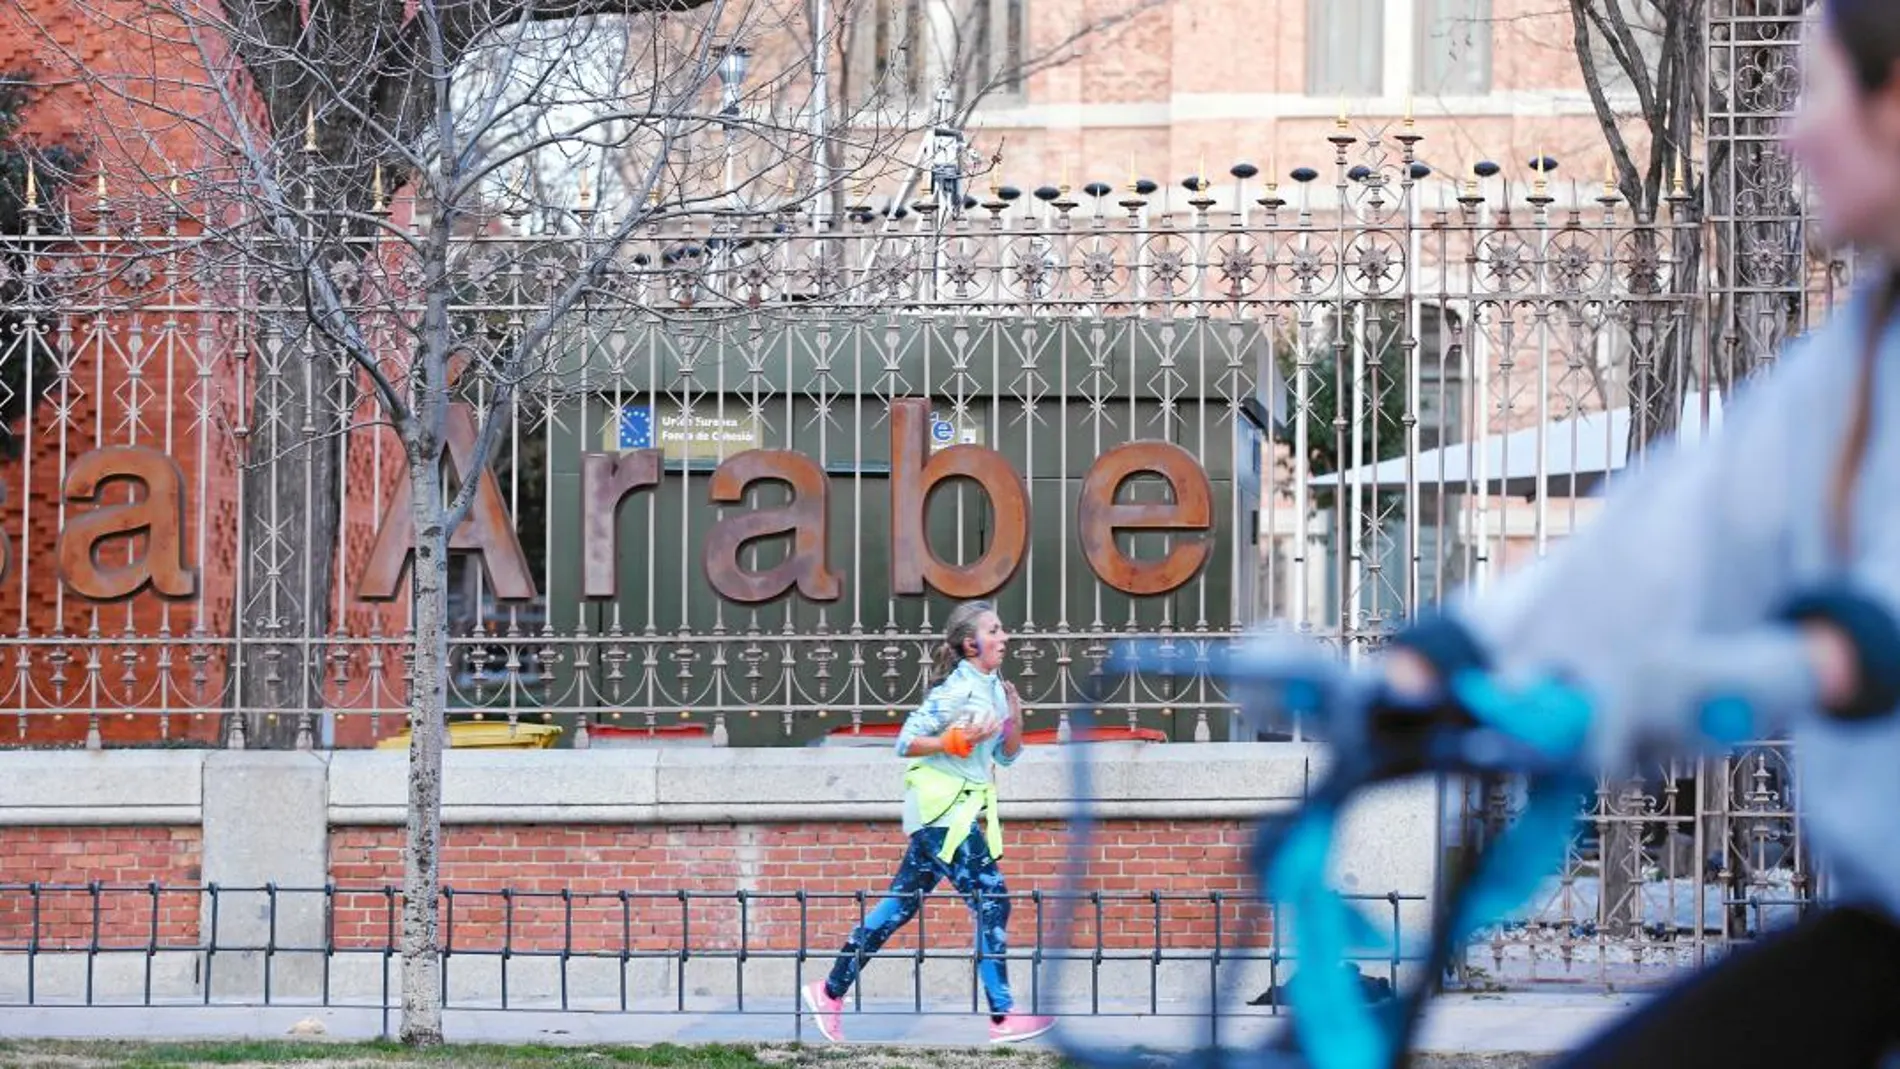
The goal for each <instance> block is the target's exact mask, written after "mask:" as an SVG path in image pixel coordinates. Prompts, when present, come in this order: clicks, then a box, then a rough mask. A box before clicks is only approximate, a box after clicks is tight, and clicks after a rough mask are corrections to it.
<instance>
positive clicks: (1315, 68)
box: [1306, 0, 1385, 96]
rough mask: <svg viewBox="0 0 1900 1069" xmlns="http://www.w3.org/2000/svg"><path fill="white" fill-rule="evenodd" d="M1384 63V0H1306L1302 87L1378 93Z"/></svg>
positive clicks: (1324, 92)
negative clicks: (1303, 84) (1304, 61)
mask: <svg viewBox="0 0 1900 1069" xmlns="http://www.w3.org/2000/svg"><path fill="white" fill-rule="evenodd" d="M1384 64H1385V0H1307V3H1306V91H1307V92H1308V93H1309V94H1311V95H1313V96H1338V95H1341V94H1345V95H1349V96H1377V95H1379V92H1380V85H1381V82H1382V79H1381V78H1380V74H1381V72H1382V70H1383V67H1384Z"/></svg>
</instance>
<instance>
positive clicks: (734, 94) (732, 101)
mask: <svg viewBox="0 0 1900 1069" xmlns="http://www.w3.org/2000/svg"><path fill="white" fill-rule="evenodd" d="M751 62H752V50H751V49H749V48H747V47H746V46H744V45H742V44H736V43H728V44H727V45H726V46H725V47H724V48H723V49H721V50H720V53H719V68H718V70H719V92H720V108H719V115H720V118H721V120H722V122H723V125H724V126H725V128H726V199H727V200H728V201H729V202H731V203H732V205H733V207H734V208H737V207H738V202H739V191H738V190H737V189H736V188H734V187H735V185H736V180H735V178H734V175H733V169H734V160H733V148H734V144H733V137H734V131H733V121H734V120H736V119H737V118H738V117H739V92H740V88H741V87H742V86H743V85H744V84H745V76H746V68H747V67H749V66H750V65H751Z"/></svg>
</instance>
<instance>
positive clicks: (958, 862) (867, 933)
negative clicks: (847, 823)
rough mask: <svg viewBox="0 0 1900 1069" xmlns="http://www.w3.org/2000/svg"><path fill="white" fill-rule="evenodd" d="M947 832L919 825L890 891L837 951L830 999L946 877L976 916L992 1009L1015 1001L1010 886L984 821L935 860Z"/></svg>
mask: <svg viewBox="0 0 1900 1069" xmlns="http://www.w3.org/2000/svg"><path fill="white" fill-rule="evenodd" d="M944 832H945V829H943V828H919V829H918V830H917V833H916V834H914V835H912V836H911V837H910V849H909V850H907V851H905V852H904V861H903V864H901V865H899V866H898V867H897V875H896V876H893V877H891V890H890V893H889V894H888V895H886V896H885V897H884V899H883V900H882V901H880V902H879V903H878V904H877V907H876V908H875V909H873V910H872V911H871V913H870V915H869V916H867V917H865V918H864V923H863V924H861V925H859V926H858V928H857V930H855V931H853V932H852V933H851V938H850V939H848V940H846V942H845V944H844V949H843V950H841V951H839V952H838V960H837V962H835V963H834V964H833V965H832V966H831V976H830V977H829V978H828V979H826V981H825V991H826V992H827V993H828V994H830V995H831V997H832V998H843V997H844V993H845V992H846V991H849V990H850V989H851V985H852V984H853V983H855V982H857V979H858V972H859V970H861V969H862V968H863V967H864V963H865V962H866V961H867V960H869V959H870V957H871V955H873V954H876V953H877V952H878V950H879V949H880V948H882V947H883V946H884V942H885V940H887V939H889V938H890V937H891V936H892V935H893V934H895V933H896V932H897V930H898V929H899V928H902V927H903V926H904V925H906V924H909V923H910V919H911V918H912V917H915V916H916V915H917V911H918V909H920V908H922V906H923V900H924V896H925V895H927V894H929V893H930V892H931V890H932V889H933V888H935V887H936V886H937V884H938V882H939V881H941V880H942V879H943V878H944V877H946V876H948V877H949V878H950V884H951V886H953V887H955V888H956V889H957V893H958V894H961V895H962V896H963V900H964V902H965V903H966V904H968V905H969V907H970V912H971V913H973V914H975V915H976V947H977V952H978V954H979V960H978V963H977V976H978V977H979V978H980V979H981V980H982V981H983V993H984V994H985V995H986V996H987V997H988V998H989V1003H990V1013H992V1014H999V1015H1000V1014H1005V1013H1008V1012H1009V1010H1010V1007H1011V1006H1013V1005H1015V999H1014V998H1012V997H1011V996H1010V993H1009V967H1008V963H1007V962H1006V961H1005V960H1004V959H1005V956H1006V955H1007V954H1008V953H1009V888H1008V887H1006V886H1005V885H1004V884H1003V874H1002V872H1000V871H998V869H997V867H996V859H995V858H993V857H991V856H990V847H989V843H988V842H986V841H984V838H983V829H982V827H981V826H980V825H975V826H972V827H971V828H970V835H969V837H968V838H966V839H964V840H963V843H962V845H960V846H958V847H957V852H956V855H955V856H954V857H952V858H951V859H950V863H949V864H948V865H946V864H944V863H943V862H942V861H939V860H938V859H937V852H938V851H940V850H942V849H943V837H944Z"/></svg>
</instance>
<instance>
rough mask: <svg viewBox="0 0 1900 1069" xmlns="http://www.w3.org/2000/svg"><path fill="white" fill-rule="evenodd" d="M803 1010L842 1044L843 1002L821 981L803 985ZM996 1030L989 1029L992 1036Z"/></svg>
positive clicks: (820, 1029) (826, 1035) (824, 1033)
mask: <svg viewBox="0 0 1900 1069" xmlns="http://www.w3.org/2000/svg"><path fill="white" fill-rule="evenodd" d="M804 994H805V1008H806V1009H808V1010H810V1011H811V1015H812V1019H813V1020H815V1021H817V1022H818V1032H819V1034H820V1035H822V1036H824V1037H825V1038H826V1039H828V1040H830V1041H831V1042H833V1043H842V1042H844V1020H843V1018H842V1017H841V1016H840V1015H841V1014H842V1013H843V1012H844V1000H843V999H841V998H832V997H831V995H830V993H829V992H827V991H826V990H825V982H824V981H823V980H813V981H812V982H811V983H809V984H806V985H805V992H804ZM995 1033H996V1029H995V1028H992V1029H990V1034H991V1035H994V1034H995Z"/></svg>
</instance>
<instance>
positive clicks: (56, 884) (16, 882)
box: [0, 827, 202, 951]
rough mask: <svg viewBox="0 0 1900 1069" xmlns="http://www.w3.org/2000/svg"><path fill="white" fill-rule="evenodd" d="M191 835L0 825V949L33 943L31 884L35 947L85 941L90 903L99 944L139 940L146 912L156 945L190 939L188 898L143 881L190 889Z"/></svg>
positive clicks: (144, 938) (194, 869)
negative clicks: (36, 919)
mask: <svg viewBox="0 0 1900 1069" xmlns="http://www.w3.org/2000/svg"><path fill="white" fill-rule="evenodd" d="M201 841H202V840H201V838H200V835H199V832H198V829H197V828H162V827H116V828H85V827H72V828H67V827H0V950H5V951H16V950H21V949H24V948H25V947H27V946H28V945H29V944H30V943H31V942H32V941H33V939H34V923H33V919H34V912H35V911H34V902H35V895H34V893H33V891H32V889H31V887H30V886H29V885H31V884H36V883H37V884H40V885H41V889H40V892H39V894H38V896H37V898H38V917H39V931H38V941H39V946H40V947H41V948H42V949H46V950H59V949H81V948H84V947H86V946H88V945H89V944H90V941H91V938H92V933H93V931H94V911H95V908H96V910H97V918H98V919H97V931H98V935H99V940H100V943H101V944H102V945H107V946H117V947H135V946H136V947H142V946H146V945H147V944H148V943H149V942H150V940H151V939H152V938H153V920H154V915H156V920H157V940H158V943H159V945H160V946H179V945H186V946H189V945H192V944H194V943H195V942H196V940H197V938H198V896H197V895H196V894H190V893H184V892H161V893H160V894H158V895H156V896H154V895H152V894H150V893H149V892H148V891H146V890H145V889H144V885H147V884H151V883H154V882H156V883H159V884H162V885H164V886H166V887H196V886H197V884H198V880H199V867H198V866H199V859H200V856H201V853H200V844H201ZM95 881H96V882H97V883H98V884H99V886H100V890H99V892H98V893H97V894H96V895H95V894H94V893H93V892H92V891H90V890H89V889H88V886H89V885H90V884H92V883H94V882H95Z"/></svg>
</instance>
